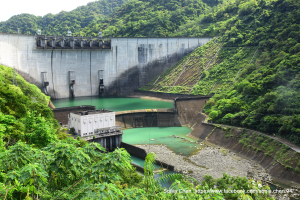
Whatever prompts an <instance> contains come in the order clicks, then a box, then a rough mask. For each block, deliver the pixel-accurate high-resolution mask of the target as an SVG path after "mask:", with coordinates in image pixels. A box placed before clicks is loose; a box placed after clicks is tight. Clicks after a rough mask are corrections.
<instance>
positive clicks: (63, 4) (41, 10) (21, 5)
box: [0, 0, 95, 21]
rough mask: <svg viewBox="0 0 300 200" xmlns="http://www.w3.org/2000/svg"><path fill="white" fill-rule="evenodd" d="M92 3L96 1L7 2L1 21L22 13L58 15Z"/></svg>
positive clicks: (40, 0)
mask: <svg viewBox="0 0 300 200" xmlns="http://www.w3.org/2000/svg"><path fill="white" fill-rule="evenodd" d="M92 1H95V0H74V1H69V0H51V1H43V0H7V1H3V2H2V3H1V9H0V21H6V20H8V19H9V18H10V17H12V16H14V15H19V14H22V13H29V14H33V15H37V16H44V15H46V14H48V13H52V14H57V13H59V12H60V11H63V10H64V11H71V10H74V9H75V8H77V7H78V6H82V5H86V4H87V3H89V2H92Z"/></svg>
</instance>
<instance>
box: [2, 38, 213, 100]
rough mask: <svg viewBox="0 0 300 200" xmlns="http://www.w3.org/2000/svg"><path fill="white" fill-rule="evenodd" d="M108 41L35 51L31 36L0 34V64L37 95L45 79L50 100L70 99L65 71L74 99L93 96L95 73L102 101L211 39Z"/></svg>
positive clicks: (138, 83)
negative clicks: (31, 86) (99, 45)
mask: <svg viewBox="0 0 300 200" xmlns="http://www.w3.org/2000/svg"><path fill="white" fill-rule="evenodd" d="M110 40H111V41H110V44H111V47H110V49H61V48H60V49H57V48H52V49H49V48H47V49H41V48H37V40H36V38H35V36H34V35H22V34H8V33H0V64H2V65H5V66H9V67H13V68H15V70H16V71H17V72H18V73H19V74H20V75H22V76H23V77H24V79H25V80H27V81H29V82H30V83H33V84H35V85H37V86H38V87H39V88H41V89H42V91H43V79H47V81H48V82H49V85H48V86H47V93H48V94H49V95H50V96H51V98H53V99H59V98H68V97H70V75H69V73H70V71H73V72H72V73H74V74H73V75H72V76H74V80H75V84H74V96H75V97H79V96H97V95H99V92H100V91H99V71H100V70H102V78H103V85H104V93H103V96H111V95H117V96H125V95H128V94H129V93H130V92H133V91H134V90H135V89H138V88H140V87H142V86H144V85H146V84H147V83H148V82H150V81H151V80H152V79H153V78H154V77H155V76H157V75H158V74H160V73H162V72H164V71H165V70H166V69H168V68H169V67H171V66H172V65H174V64H175V63H176V62H177V61H179V60H180V59H181V58H183V57H184V56H185V55H187V54H188V53H190V52H192V51H193V50H194V49H196V48H197V47H199V46H201V45H203V44H205V43H207V42H208V41H209V40H211V38H209V37H207V38H181V37H180V38H179V37H177V38H111V39H110ZM42 72H43V73H42ZM44 76H45V77H44ZM43 92H44V91H43Z"/></svg>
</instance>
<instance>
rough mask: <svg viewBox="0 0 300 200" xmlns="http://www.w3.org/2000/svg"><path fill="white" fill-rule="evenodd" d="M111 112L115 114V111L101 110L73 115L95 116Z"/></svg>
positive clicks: (79, 112)
mask: <svg viewBox="0 0 300 200" xmlns="http://www.w3.org/2000/svg"><path fill="white" fill-rule="evenodd" d="M111 112H114V111H110V110H104V109H101V110H87V111H78V112H71V113H73V114H76V115H95V114H102V113H111Z"/></svg>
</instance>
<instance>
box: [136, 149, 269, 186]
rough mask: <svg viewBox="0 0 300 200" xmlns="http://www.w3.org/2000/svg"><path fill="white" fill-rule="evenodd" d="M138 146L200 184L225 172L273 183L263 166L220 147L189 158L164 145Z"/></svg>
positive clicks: (203, 150)
mask: <svg viewBox="0 0 300 200" xmlns="http://www.w3.org/2000/svg"><path fill="white" fill-rule="evenodd" d="M136 146H137V147H139V148H142V149H144V150H145V151H146V152H147V153H149V152H154V153H155V154H156V159H157V160H158V161H161V162H164V163H167V164H169V165H173V166H174V171H177V172H180V173H183V174H188V175H190V176H191V177H193V178H195V179H196V180H197V181H199V182H202V181H203V180H204V175H211V176H212V177H213V178H220V177H223V173H224V172H225V173H226V174H228V175H230V176H241V177H244V176H246V177H247V178H253V179H254V180H256V181H259V180H265V181H272V178H271V176H270V175H269V174H268V173H266V172H265V170H264V168H262V167H261V166H259V165H257V164H256V163H254V162H251V161H249V160H247V159H244V158H241V157H239V156H237V155H236V154H235V153H233V152H228V151H227V150H225V149H221V148H220V147H212V146H206V147H204V148H203V149H202V150H200V151H198V152H197V153H196V154H195V155H192V156H188V157H187V156H183V155H178V154H175V153H174V152H172V151H171V150H169V149H168V148H167V147H166V146H163V145H136Z"/></svg>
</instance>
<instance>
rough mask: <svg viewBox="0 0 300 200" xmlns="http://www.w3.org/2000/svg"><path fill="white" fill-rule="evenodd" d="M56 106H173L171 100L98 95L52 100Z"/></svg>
mask: <svg viewBox="0 0 300 200" xmlns="http://www.w3.org/2000/svg"><path fill="white" fill-rule="evenodd" d="M52 103H53V104H54V106H55V107H56V108H63V107H72V106H80V105H92V106H96V109H102V108H103V109H106V110H112V111H124V110H139V109H157V108H173V103H172V102H166V101H155V100H148V99H140V98H99V97H76V98H74V99H70V98H67V99H57V100H52Z"/></svg>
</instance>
